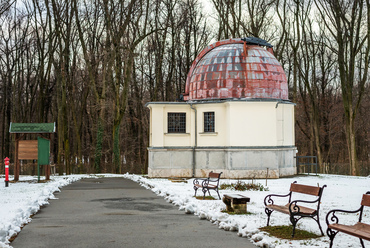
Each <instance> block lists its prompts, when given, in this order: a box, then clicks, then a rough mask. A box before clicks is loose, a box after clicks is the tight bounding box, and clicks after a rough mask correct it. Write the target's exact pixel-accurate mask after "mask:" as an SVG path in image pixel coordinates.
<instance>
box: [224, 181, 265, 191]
mask: <svg viewBox="0 0 370 248" xmlns="http://www.w3.org/2000/svg"><path fill="white" fill-rule="evenodd" d="M220 189H231V190H237V191H246V190H249V191H268V190H269V189H268V188H267V187H264V186H263V185H262V184H260V183H253V182H252V183H245V182H242V181H239V180H238V181H237V182H236V183H232V184H226V183H223V184H221V185H220Z"/></svg>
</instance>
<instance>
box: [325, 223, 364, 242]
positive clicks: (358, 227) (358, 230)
mask: <svg viewBox="0 0 370 248" xmlns="http://www.w3.org/2000/svg"><path fill="white" fill-rule="evenodd" d="M328 228H331V229H333V230H337V231H340V232H344V233H347V234H349V235H352V236H356V237H358V238H362V239H365V240H369V241H370V225H369V224H365V223H360V222H358V223H356V224H355V225H352V226H351V225H343V224H335V223H334V224H330V225H328Z"/></svg>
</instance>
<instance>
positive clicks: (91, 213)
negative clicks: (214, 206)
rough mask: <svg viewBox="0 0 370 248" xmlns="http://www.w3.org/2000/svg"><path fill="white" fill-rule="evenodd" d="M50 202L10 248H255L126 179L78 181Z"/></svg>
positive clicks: (231, 233)
mask: <svg viewBox="0 0 370 248" xmlns="http://www.w3.org/2000/svg"><path fill="white" fill-rule="evenodd" d="M55 196H56V198H58V199H55V200H50V204H49V205H46V206H45V207H43V208H42V209H41V210H40V211H39V212H38V213H37V214H36V215H35V216H33V218H32V221H31V223H29V224H28V225H26V226H25V227H24V228H23V229H22V231H21V232H20V233H19V234H18V236H17V238H16V239H15V240H14V241H13V242H12V243H11V246H12V247H14V248H18V247H22V248H26V247H27V248H33V247H47V248H50V247H69V248H70V247H89V248H90V247H91V248H94V247H135V248H136V247H145V248H157V247H158V248H159V247H160V248H164V247H176V248H181V247H233V248H235V247H243V248H255V247H256V246H254V245H253V244H252V243H251V242H250V241H249V240H248V239H245V238H240V237H238V235H237V234H236V233H235V232H228V231H224V230H222V229H219V228H218V227H217V226H216V225H214V224H212V223H211V222H209V221H207V220H200V219H199V218H198V217H197V216H194V215H189V214H185V212H184V211H179V210H178V207H176V206H173V205H172V204H170V203H168V202H166V201H165V200H164V199H163V198H162V197H158V196H157V195H155V194H154V193H153V192H151V191H150V190H147V189H145V188H143V187H141V186H140V185H139V184H138V183H135V182H133V181H131V180H128V179H123V178H99V179H82V180H80V181H78V182H75V183H73V184H70V185H68V186H66V187H63V188H62V191H61V192H59V193H55Z"/></svg>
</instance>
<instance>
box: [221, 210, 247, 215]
mask: <svg viewBox="0 0 370 248" xmlns="http://www.w3.org/2000/svg"><path fill="white" fill-rule="evenodd" d="M221 212H222V213H227V214H230V215H252V214H253V213H251V212H248V211H247V213H245V214H239V213H235V212H227V211H226V209H225V210H221Z"/></svg>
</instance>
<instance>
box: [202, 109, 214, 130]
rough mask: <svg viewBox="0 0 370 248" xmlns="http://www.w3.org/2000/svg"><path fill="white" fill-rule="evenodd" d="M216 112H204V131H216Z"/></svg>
mask: <svg viewBox="0 0 370 248" xmlns="http://www.w3.org/2000/svg"><path fill="white" fill-rule="evenodd" d="M215 116H216V115H215V112H214V111H207V112H203V132H204V133H215V132H216V123H215V119H216V118H215Z"/></svg>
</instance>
